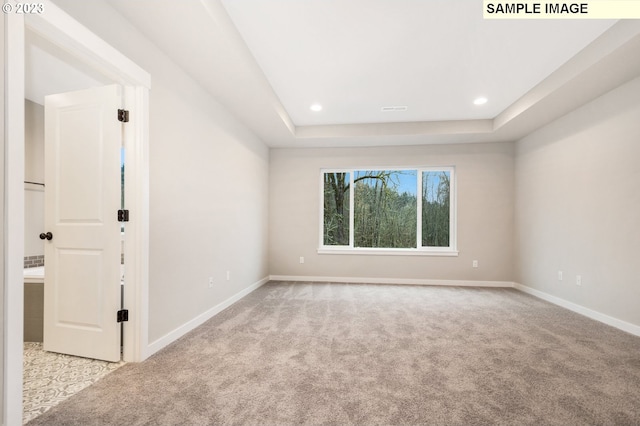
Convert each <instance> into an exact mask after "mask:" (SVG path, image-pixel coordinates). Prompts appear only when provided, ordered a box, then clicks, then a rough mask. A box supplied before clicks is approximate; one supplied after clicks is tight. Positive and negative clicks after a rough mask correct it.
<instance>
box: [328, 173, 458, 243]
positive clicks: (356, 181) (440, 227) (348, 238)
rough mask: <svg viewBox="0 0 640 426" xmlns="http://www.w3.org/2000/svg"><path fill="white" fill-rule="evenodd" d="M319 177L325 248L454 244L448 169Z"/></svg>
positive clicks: (451, 174) (450, 182)
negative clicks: (321, 184)
mask: <svg viewBox="0 0 640 426" xmlns="http://www.w3.org/2000/svg"><path fill="white" fill-rule="evenodd" d="M322 176H323V204H324V206H323V217H324V219H323V229H322V239H323V241H322V244H323V245H324V246H343V247H345V246H346V247H353V248H390V249H393V248H405V249H411V248H414V249H415V248H416V247H418V246H419V247H420V248H428V247H434V248H453V247H452V234H451V232H452V223H451V222H452V214H451V213H452V212H451V209H452V204H451V200H452V194H451V192H452V178H453V169H452V168H442V169H432V168H428V169H427V168H424V169H413V170H341V171H337V172H323V175H322ZM419 195H420V196H419ZM351 209H353V211H351Z"/></svg>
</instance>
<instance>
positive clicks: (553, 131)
mask: <svg viewBox="0 0 640 426" xmlns="http://www.w3.org/2000/svg"><path fill="white" fill-rule="evenodd" d="M516 146H517V151H516V242H517V244H516V247H517V256H516V280H517V282H519V283H520V284H522V285H525V286H527V287H530V288H533V289H535V290H538V291H542V292H544V293H546V294H549V295H552V296H555V297H558V298H561V299H563V300H566V301H569V302H572V303H574V304H577V305H580V306H582V307H586V308H588V309H591V310H594V311H597V312H599V313H601V314H605V315H608V316H611V317H613V318H616V319H618V320H622V321H625V322H628V323H631V324H635V325H640V304H639V301H640V258H639V254H640V220H639V219H640V78H636V79H635V80H633V81H631V82H629V83H627V84H625V85H623V86H621V87H619V88H617V89H615V90H613V91H611V92H609V93H608V94H606V95H604V96H602V97H600V98H598V99H596V100H594V101H593V102H591V103H589V104H587V105H585V106H584V107H582V108H580V109H578V110H575V111H573V112H572V113H570V114H568V115H566V116H565V117H562V118H560V119H559V120H557V121H555V122H553V123H552V124H549V125H548V126H546V127H544V128H542V129H539V130H538V131H536V132H534V133H533V134H531V135H529V136H528V137H526V138H524V139H522V140H521V141H519V142H518V143H517V145H516ZM560 270H561V271H562V272H563V280H562V281H559V280H558V278H557V273H558V271H560ZM577 275H581V277H582V285H581V286H577V285H576V276H577Z"/></svg>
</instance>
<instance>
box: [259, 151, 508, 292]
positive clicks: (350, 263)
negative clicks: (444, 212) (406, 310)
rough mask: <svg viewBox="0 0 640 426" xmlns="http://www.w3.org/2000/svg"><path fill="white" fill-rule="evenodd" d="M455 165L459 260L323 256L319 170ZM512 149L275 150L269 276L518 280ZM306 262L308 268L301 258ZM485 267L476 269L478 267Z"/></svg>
mask: <svg viewBox="0 0 640 426" xmlns="http://www.w3.org/2000/svg"><path fill="white" fill-rule="evenodd" d="M367 166H368V167H372V166H373V167H375V166H455V167H456V177H457V186H458V250H459V252H460V254H459V256H458V257H440V256H380V255H342V254H340V255H334V254H318V253H317V248H318V244H319V241H318V239H319V221H320V217H321V216H320V193H319V191H320V169H322V168H331V167H336V168H337V167H367ZM513 167H514V157H513V146H512V144H508V143H496V144H470V145H425V146H412V147H387V148H350V149H347V148H343V149H339V148H338V149H334V148H327V149H273V150H272V151H271V164H270V170H271V172H270V183H269V187H270V191H269V192H270V214H269V217H270V220H269V224H270V226H269V231H270V236H269V240H270V245H269V247H270V251H269V253H270V272H271V274H272V275H288V276H307V277H327V276H328V277H357V278H396V279H398V278H400V279H417V280H431V279H435V280H465V281H507V282H511V281H512V280H513V273H512V264H513V256H512V252H513V238H512V236H513V220H514V218H513V214H514V213H513V199H514V194H513V176H514V169H513ZM300 256H304V258H305V263H304V264H300V263H299V258H300ZM474 259H477V260H478V261H479V266H480V267H479V268H472V261H473V260H474Z"/></svg>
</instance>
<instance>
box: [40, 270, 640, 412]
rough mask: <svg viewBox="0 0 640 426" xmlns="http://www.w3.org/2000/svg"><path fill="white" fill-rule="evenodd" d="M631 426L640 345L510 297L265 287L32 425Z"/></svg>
mask: <svg viewBox="0 0 640 426" xmlns="http://www.w3.org/2000/svg"><path fill="white" fill-rule="evenodd" d="M208 424H254V425H257V424H261V425H263V424H278V425H287V424H295V425H299V424H340V425H346V424H359V425H360V424H362V425H368V424H385V425H388V424H393V425H397V424H438V425H444V424H447V425H449V424H452V425H469V424H474V425H478V424H504V425H519V424H536V425H538V424H545V425H553V424H558V425H585V424H619V425H632V424H640V338H638V337H635V336H632V335H629V334H626V333H624V332H621V331H619V330H616V329H613V328H611V327H608V326H606V325H603V324H600V323H598V322H595V321H592V320H589V319H587V318H585V317H582V316H580V315H577V314H574V313H572V312H569V311H566V310H564V309H562V308H559V307H556V306H554V305H551V304H549V303H546V302H544V301H541V300H538V299H536V298H534V297H532V296H529V295H526V294H523V293H520V292H518V291H516V290H513V289H480V288H452V287H420V286H390V285H362V284H354V285H345V284H326V283H322V284H309V283H284V282H271V283H268V284H266V285H265V286H263V287H261V288H260V289H258V290H256V291H255V292H253V293H252V294H250V295H249V296H247V297H245V298H244V299H242V300H241V301H239V302H238V303H236V304H235V305H233V306H231V307H230V308H229V309H227V310H225V311H224V312H222V313H221V314H219V315H217V316H216V317H215V318H213V319H212V320H210V321H209V322H207V323H205V324H204V325H202V326H201V327H199V328H197V329H196V330H194V331H193V332H191V333H190V334H188V335H186V336H184V337H183V338H182V339H180V340H179V341H177V342H175V343H174V344H172V345H170V346H169V347H167V348H165V349H164V350H162V351H160V352H159V353H157V354H155V355H154V356H153V357H151V358H150V359H148V360H147V361H145V362H143V363H139V364H127V365H125V366H123V367H121V368H119V369H118V370H116V371H115V372H113V373H111V374H110V375H108V376H106V377H105V378H103V379H102V380H100V381H99V382H98V383H96V384H95V385H93V386H91V387H89V388H87V389H85V390H83V391H81V392H79V393H78V394H76V395H75V396H73V397H71V398H70V399H68V400H67V401H65V402H62V403H61V404H59V405H58V406H56V407H54V408H52V409H51V410H49V411H48V412H46V413H44V414H43V415H41V416H40V417H38V418H36V419H34V420H33V421H31V422H30V423H29V425H208Z"/></svg>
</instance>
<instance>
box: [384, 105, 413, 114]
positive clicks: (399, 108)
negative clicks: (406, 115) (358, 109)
mask: <svg viewBox="0 0 640 426" xmlns="http://www.w3.org/2000/svg"><path fill="white" fill-rule="evenodd" d="M406 110H407V106H406V105H396V106H386V107H382V109H381V111H382V112H389V111H406Z"/></svg>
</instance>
